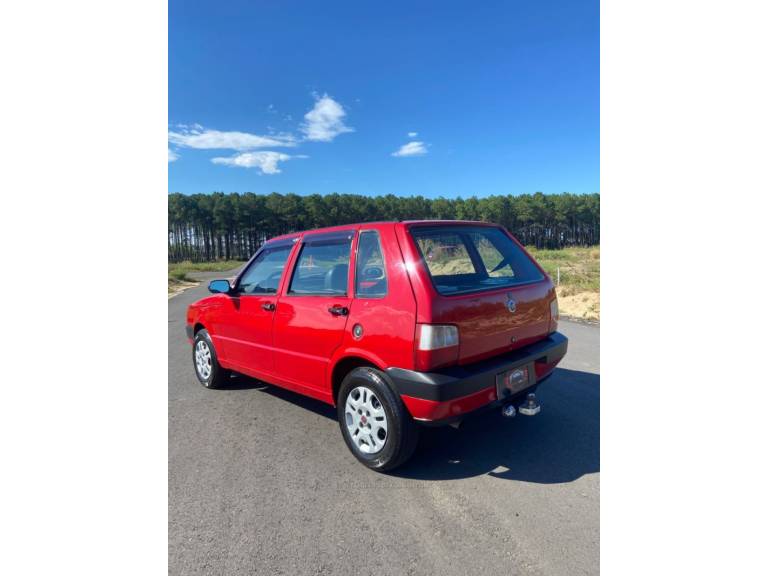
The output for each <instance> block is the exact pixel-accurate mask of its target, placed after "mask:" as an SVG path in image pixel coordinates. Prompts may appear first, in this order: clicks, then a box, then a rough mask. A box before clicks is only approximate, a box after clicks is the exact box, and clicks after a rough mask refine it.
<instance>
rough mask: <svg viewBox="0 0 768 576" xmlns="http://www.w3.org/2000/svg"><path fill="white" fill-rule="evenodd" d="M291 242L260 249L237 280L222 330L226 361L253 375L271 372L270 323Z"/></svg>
mask: <svg viewBox="0 0 768 576" xmlns="http://www.w3.org/2000/svg"><path fill="white" fill-rule="evenodd" d="M293 246H294V243H293V241H290V240H289V241H283V242H280V243H277V244H274V245H270V244H267V245H266V246H264V247H263V248H262V249H261V250H260V251H259V253H258V255H257V256H256V258H254V259H253V261H251V263H250V265H249V266H248V268H246V269H245V270H244V271H243V273H242V274H241V275H240V276H239V277H238V279H237V282H236V284H235V286H234V289H233V291H232V294H231V299H232V306H231V308H230V310H231V311H230V314H229V317H228V318H227V322H226V324H227V325H226V330H223V331H220V332H223V336H221V335H220V338H222V337H223V338H225V339H226V343H225V346H226V351H227V361H228V363H229V364H234V365H236V367H237V368H239V369H240V370H241V371H243V372H245V373H250V374H253V375H261V374H270V373H272V372H273V371H274V359H273V353H272V323H273V321H274V313H275V309H276V304H277V293H278V290H279V288H280V284H281V281H282V278H283V274H284V271H285V264H286V262H287V261H288V258H289V256H290V254H291V250H292V249H293Z"/></svg>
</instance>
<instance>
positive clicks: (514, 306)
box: [507, 298, 517, 314]
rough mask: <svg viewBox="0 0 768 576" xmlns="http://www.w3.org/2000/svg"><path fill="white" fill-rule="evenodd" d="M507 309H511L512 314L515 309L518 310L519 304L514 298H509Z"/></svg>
mask: <svg viewBox="0 0 768 576" xmlns="http://www.w3.org/2000/svg"><path fill="white" fill-rule="evenodd" d="M507 310H509V311H510V313H512V314H514V312H515V310H517V304H516V303H515V301H514V300H512V298H510V299H509V300H507Z"/></svg>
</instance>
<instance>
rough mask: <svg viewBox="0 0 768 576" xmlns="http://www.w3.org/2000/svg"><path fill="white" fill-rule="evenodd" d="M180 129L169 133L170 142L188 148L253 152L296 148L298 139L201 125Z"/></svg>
mask: <svg viewBox="0 0 768 576" xmlns="http://www.w3.org/2000/svg"><path fill="white" fill-rule="evenodd" d="M179 128H181V130H180V131H179V132H173V131H169V132H168V141H169V142H171V143H172V144H176V145H177V146H183V147H186V148H198V149H201V150H215V149H230V150H251V149H253V148H267V147H273V146H296V138H294V137H293V136H291V135H290V134H275V135H270V136H258V135H256V134H249V133H247V132H221V131H219V130H209V129H206V128H203V127H202V126H200V125H199V124H195V125H193V126H192V127H191V128H190V127H185V126H182V125H180V126H179Z"/></svg>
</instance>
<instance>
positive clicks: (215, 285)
mask: <svg viewBox="0 0 768 576" xmlns="http://www.w3.org/2000/svg"><path fill="white" fill-rule="evenodd" d="M230 290H232V287H231V286H230V285H229V280H211V282H210V284H208V291H209V292H211V293H213V294H229V292H230Z"/></svg>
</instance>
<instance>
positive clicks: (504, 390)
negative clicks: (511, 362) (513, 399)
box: [496, 366, 533, 400]
mask: <svg viewBox="0 0 768 576" xmlns="http://www.w3.org/2000/svg"><path fill="white" fill-rule="evenodd" d="M532 374H533V369H532V367H531V366H521V367H520V368H513V369H512V370H506V371H505V372H501V373H500V374H497V375H496V395H497V396H498V398H499V400H503V399H504V398H507V397H510V396H512V395H514V394H516V393H518V392H520V391H521V390H525V389H526V388H528V387H529V386H530V385H531V384H533V382H531V375H532Z"/></svg>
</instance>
